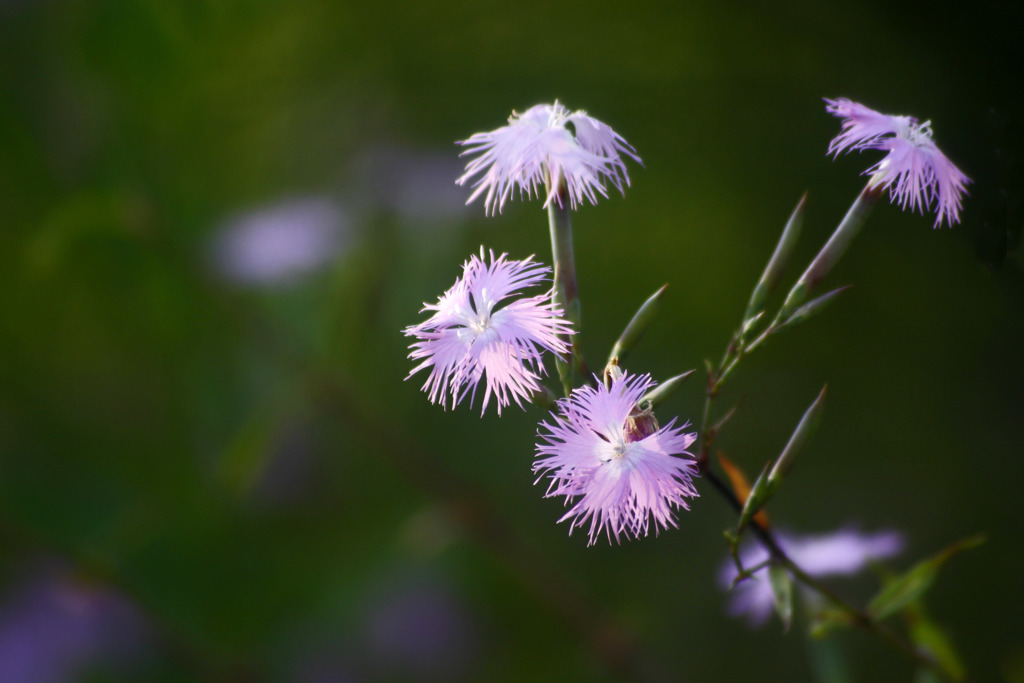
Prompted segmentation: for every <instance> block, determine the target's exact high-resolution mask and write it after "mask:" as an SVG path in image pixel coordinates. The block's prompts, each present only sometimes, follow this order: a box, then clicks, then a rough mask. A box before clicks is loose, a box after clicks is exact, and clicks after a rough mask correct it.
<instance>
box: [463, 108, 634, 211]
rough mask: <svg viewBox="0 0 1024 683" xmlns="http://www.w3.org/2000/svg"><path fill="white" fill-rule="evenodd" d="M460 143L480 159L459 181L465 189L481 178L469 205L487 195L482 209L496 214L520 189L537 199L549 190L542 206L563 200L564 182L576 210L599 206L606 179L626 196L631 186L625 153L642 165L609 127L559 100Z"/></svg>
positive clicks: (472, 162) (467, 167)
mask: <svg viewBox="0 0 1024 683" xmlns="http://www.w3.org/2000/svg"><path fill="white" fill-rule="evenodd" d="M569 126H571V128H570V127H569ZM458 144H460V145H465V146H466V147H467V149H466V151H464V152H463V153H462V155H463V156H466V155H474V154H479V155H480V156H478V157H477V158H475V159H473V160H472V161H470V162H469V163H468V164H466V172H465V174H463V175H462V177H460V178H459V179H458V180H456V181H455V182H457V183H458V184H459V185H463V184H465V183H466V182H467V181H468V180H470V179H471V178H473V177H474V176H477V175H480V177H479V178H478V179H477V180H476V181H475V182H474V183H473V187H474V188H475V189H474V191H473V194H472V195H470V197H469V200H468V201H467V202H466V203H467V204H468V203H470V202H472V201H473V200H474V199H476V198H477V197H479V196H480V195H481V194H483V193H485V192H486V196H485V197H484V210H485V211H486V212H487V213H490V214H492V215H493V214H494V213H495V211H498V212H500V211H501V210H502V208H504V206H505V201H506V200H507V199H508V198H509V195H511V194H512V191H513V190H514V189H515V188H516V187H518V188H519V194H520V196H522V195H523V194H525V195H526V196H527V197H532V196H533V195H534V193H536V194H537V196H538V197H539V196H540V190H539V187H540V186H545V187H546V192H547V197H546V198H545V200H544V206H545V207H546V206H547V205H548V204H549V203H550V202H551V201H552V199H554V200H555V201H556V202H560V201H561V199H560V198H559V195H558V187H559V185H560V184H561V183H563V182H564V183H565V187H566V190H567V193H568V195H569V205H570V206H571V207H572V208H573V209H575V208H576V206H577V205H578V204H580V203H582V202H583V200H584V199H587V200H589V201H590V203H591V204H596V203H597V195H598V194H600V195H601V196H602V197H607V196H608V190H607V188H606V187H605V181H607V182H609V183H611V184H612V185H614V186H615V188H616V189H617V190H618V191H619V192H622V193H624V192H625V190H624V187H623V183H625V185H629V174H628V173H627V172H626V164H625V162H624V160H623V158H622V155H625V156H628V157H631V158H632V159H633V160H634V161H637V162H640V157H638V156H637V155H636V150H634V149H633V147H632V146H630V144H629V143H628V142H626V140H625V139H624V138H623V137H622V136H621V135H619V134H618V133H616V132H615V131H614V130H612V129H611V127H609V126H608V125H606V124H604V123H601V122H600V121H598V120H597V119H595V118H593V117H590V116H587V114H586V112H583V111H576V112H570V111H569V110H568V109H566V108H565V107H563V106H562V105H561V104H559V103H558V102H557V101H556V102H555V103H554V104H538V105H536V106H534V107H531V108H529V109H527V110H526V111H525V112H524V113H522V114H518V113H516V112H514V111H513V112H512V116H510V117H509V119H508V125H507V126H502V127H501V128H498V129H496V130H492V131H490V132H489V133H476V134H475V135H473V136H472V137H470V138H469V139H468V140H464V141H461V142H459V143H458Z"/></svg>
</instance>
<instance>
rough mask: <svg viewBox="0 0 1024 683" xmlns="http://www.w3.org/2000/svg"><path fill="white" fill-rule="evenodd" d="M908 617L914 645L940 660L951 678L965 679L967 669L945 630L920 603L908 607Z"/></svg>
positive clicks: (943, 668)
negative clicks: (930, 616) (928, 614)
mask: <svg viewBox="0 0 1024 683" xmlns="http://www.w3.org/2000/svg"><path fill="white" fill-rule="evenodd" d="M908 618H909V620H910V638H911V640H912V641H913V642H914V645H916V646H917V648H918V649H920V650H924V651H925V652H927V653H928V654H929V655H930V656H931V658H932V659H934V660H935V661H936V662H938V663H939V666H941V667H942V670H943V671H945V672H946V673H947V674H949V677H950V678H952V679H953V680H956V681H960V680H963V678H964V676H966V675H967V670H966V669H965V668H964V665H963V661H962V660H961V659H960V655H959V654H957V651H956V648H954V647H953V643H952V641H950V639H949V637H948V636H947V635H946V633H945V631H943V630H942V628H940V627H939V626H938V624H936V623H935V622H934V621H932V620H931V619H929V618H928V616H927V615H926V614H925V613H924V610H923V609H922V608H921V607H920V605H919V604H918V605H915V606H911V607H910V608H909V609H908Z"/></svg>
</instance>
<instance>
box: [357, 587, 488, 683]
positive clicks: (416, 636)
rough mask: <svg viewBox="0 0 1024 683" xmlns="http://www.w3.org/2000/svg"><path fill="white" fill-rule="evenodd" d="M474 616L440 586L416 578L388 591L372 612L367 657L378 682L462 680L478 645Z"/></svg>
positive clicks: (369, 616) (367, 630)
mask: <svg viewBox="0 0 1024 683" xmlns="http://www.w3.org/2000/svg"><path fill="white" fill-rule="evenodd" d="M473 622H474V619H473V615H472V614H471V613H470V612H469V610H467V609H466V607H465V606H464V605H463V604H462V602H461V600H459V598H458V596H457V595H455V594H454V593H453V592H452V591H451V590H449V589H448V588H447V587H446V586H445V585H443V584H442V583H440V582H438V581H436V580H430V579H425V578H421V579H418V580H415V581H411V582H409V583H407V584H406V585H401V586H396V587H392V589H391V590H390V591H388V593H387V594H386V596H385V597H384V598H383V599H382V600H381V601H379V602H378V603H376V604H374V605H373V606H372V609H371V611H370V613H369V615H368V623H367V626H366V639H367V643H366V644H367V651H368V653H369V654H370V655H371V657H372V663H373V665H374V666H373V668H374V669H375V672H376V674H377V676H379V677H381V678H386V679H389V680H390V679H392V678H404V677H405V676H413V677H414V678H415V680H419V681H451V680H462V679H464V678H465V677H466V676H467V675H468V673H469V671H470V670H471V669H472V668H473V665H474V663H475V661H474V660H475V659H476V656H477V654H478V650H479V648H480V643H479V642H478V637H477V636H478V634H477V632H476V629H475V624H474V623H473Z"/></svg>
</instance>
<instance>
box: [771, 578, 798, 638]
mask: <svg viewBox="0 0 1024 683" xmlns="http://www.w3.org/2000/svg"><path fill="white" fill-rule="evenodd" d="M768 580H769V582H770V583H771V586H772V596H773V597H774V598H775V613H776V614H778V615H779V619H781V620H782V629H783V630H784V631H789V625H790V623H791V622H792V621H793V580H792V579H791V578H790V577H789V572H788V571H786V568H785V567H783V566H781V565H777V564H772V566H770V567H769V568H768Z"/></svg>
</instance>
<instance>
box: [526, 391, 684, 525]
mask: <svg viewBox="0 0 1024 683" xmlns="http://www.w3.org/2000/svg"><path fill="white" fill-rule="evenodd" d="M653 385H654V382H653V381H652V380H651V377H650V375H632V376H631V375H627V374H623V375H621V376H619V377H616V378H615V379H613V380H612V381H611V383H610V384H605V383H602V382H599V383H598V386H597V388H596V389H595V388H592V387H582V388H579V389H575V390H574V391H573V392H572V395H570V396H569V398H564V399H560V400H559V401H558V414H557V415H556V416H555V417H554V422H553V423H547V422H543V423H541V428H542V429H546V430H547V433H544V432H539V436H540V437H541V439H542V440H543V441H542V442H540V443H538V444H537V458H538V459H537V460H536V461H534V464H533V471H534V473H539V476H538V479H537V481H540V479H541V478H543V476H544V475H548V476H550V477H551V481H550V484H549V486H548V490H547V493H546V497H552V496H565V497H566V505H571V506H572V507H570V508H569V511H568V512H566V513H565V515H563V516H562V518H561V519H559V520H558V521H559V522H562V521H565V520H572V522H571V524H570V525H569V533H570V534H571V533H572V530H573V529H575V528H576V527H581V528H582V527H584V526H586V527H588V530H587V533H588V535H589V537H590V540H589V543H588V545H593V544H594V542H595V541H596V540H597V538H598V536H600V535H601V534H602V533H604V534H605V535H606V536H607V538H608V541H609V542H611V541H612V539H614V540H615V542H619V537H620V536H621V535H625V536H626V537H627V538H628V537H630V536H632V537H637V538H639V537H640V536H646V535H647V531H648V529H649V527H650V526H651V521H652V520H653V522H654V524H653V526H654V532H655V533H658V531H660V530H661V529H667V528H668V527H669V526H672V527H675V526H676V519H675V513H674V510H673V509H674V508H675V509H678V508H682V509H684V510H688V509H689V506H688V505H687V502H686V498H688V497H695V496H697V495H698V494H697V490H696V489H695V488H694V486H693V483H692V481H691V480H692V478H693V477H695V476H697V465H696V463H695V462H694V461H693V457H692V455H691V454H690V453H688V452H687V451H686V449H687V448H689V446H690V445H691V444H692V443H693V441H694V439H695V438H696V434H694V433H692V432H690V433H686V432H684V431H683V430H684V429H685V428H686V427H687V426H688V425H683V426H682V427H675V426H674V425H675V419H673V420H672V421H671V422H669V423H668V424H667V425H665V426H664V427H661V428H659V427H658V424H657V422H656V421H655V420H654V416H653V415H652V414H651V413H650V411H645V410H643V408H642V407H641V406H640V405H639V404H640V402H641V399H642V398H643V396H644V395H645V394H646V393H647V392H648V391H649V390H650V389H651V387H652V386H653ZM680 456H681V457H680Z"/></svg>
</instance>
